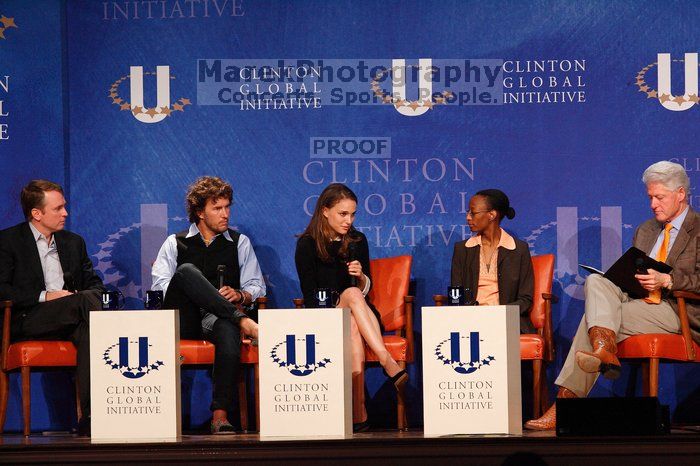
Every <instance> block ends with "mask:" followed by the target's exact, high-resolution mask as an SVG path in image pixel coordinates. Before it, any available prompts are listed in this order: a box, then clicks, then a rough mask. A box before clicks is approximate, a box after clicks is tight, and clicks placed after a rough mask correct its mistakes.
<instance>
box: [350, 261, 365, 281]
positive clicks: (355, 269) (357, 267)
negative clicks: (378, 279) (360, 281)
mask: <svg viewBox="0 0 700 466" xmlns="http://www.w3.org/2000/svg"><path fill="white" fill-rule="evenodd" d="M348 273H349V274H350V275H352V276H353V277H357V278H360V277H361V276H362V264H360V261H351V262H348Z"/></svg>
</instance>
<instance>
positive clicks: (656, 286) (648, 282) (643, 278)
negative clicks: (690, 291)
mask: <svg viewBox="0 0 700 466" xmlns="http://www.w3.org/2000/svg"><path fill="white" fill-rule="evenodd" d="M634 278H636V279H637V281H638V282H639V283H640V284H641V285H642V287H643V288H644V289H645V290H647V291H655V290H660V289H661V288H663V287H664V286H666V285H667V284H668V283H670V282H671V276H670V275H669V274H667V273H660V272H657V271H656V270H654V269H647V273H646V275H645V274H640V273H638V274H636V275H635V276H634Z"/></svg>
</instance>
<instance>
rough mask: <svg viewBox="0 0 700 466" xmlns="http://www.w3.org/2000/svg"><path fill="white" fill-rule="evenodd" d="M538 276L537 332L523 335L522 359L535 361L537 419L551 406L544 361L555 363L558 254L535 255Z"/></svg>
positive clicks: (439, 301) (440, 300)
mask: <svg viewBox="0 0 700 466" xmlns="http://www.w3.org/2000/svg"><path fill="white" fill-rule="evenodd" d="M532 268H533V270H534V275H535V286H534V295H533V299H532V308H531V309H530V322H532V325H533V326H534V327H535V329H536V330H537V333H528V334H521V335H520V359H521V360H524V361H532V398H533V400H532V409H533V411H534V417H535V418H537V417H539V416H541V415H542V413H544V411H545V409H546V407H547V374H546V371H545V370H544V362H551V361H553V360H554V338H553V336H552V303H556V302H557V301H558V298H557V297H556V296H554V295H553V294H552V280H553V277H554V255H553V254H542V255H539V256H532ZM433 300H434V301H435V305H436V306H442V305H444V304H445V303H446V302H447V296H443V295H436V296H433Z"/></svg>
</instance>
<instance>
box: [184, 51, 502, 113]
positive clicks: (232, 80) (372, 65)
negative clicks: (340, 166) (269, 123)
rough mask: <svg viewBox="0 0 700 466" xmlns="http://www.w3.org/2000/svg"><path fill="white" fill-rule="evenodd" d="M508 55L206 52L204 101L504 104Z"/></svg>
mask: <svg viewBox="0 0 700 466" xmlns="http://www.w3.org/2000/svg"><path fill="white" fill-rule="evenodd" d="M502 65H503V60H501V59H439V58H420V59H418V60H407V59H403V58H400V59H357V60H347V59H246V60H242V59H222V58H218V59H200V60H198V61H197V105H232V106H237V107H239V109H240V110H293V109H296V110H299V109H301V110H314V109H319V108H321V107H323V106H327V105H340V106H346V107H349V106H357V105H363V106H367V105H375V106H384V107H387V106H388V105H391V106H393V107H394V109H395V110H396V111H397V112H399V113H400V114H401V115H404V116H420V115H423V114H425V113H427V112H428V111H429V110H432V109H433V108H434V107H436V106H446V105H450V104H451V105H454V106H460V107H461V106H467V105H501V104H502V103H503V80H502V78H501V74H502Z"/></svg>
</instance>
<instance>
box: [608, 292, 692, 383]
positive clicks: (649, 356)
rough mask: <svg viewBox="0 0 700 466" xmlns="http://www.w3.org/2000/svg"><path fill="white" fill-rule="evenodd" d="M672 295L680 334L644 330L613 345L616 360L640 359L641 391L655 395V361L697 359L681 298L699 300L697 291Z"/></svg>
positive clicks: (656, 374) (656, 363)
mask: <svg viewBox="0 0 700 466" xmlns="http://www.w3.org/2000/svg"><path fill="white" fill-rule="evenodd" d="M673 297H674V298H676V300H677V302H678V317H679V318H680V321H681V333H680V335H679V334H676V333H648V334H645V335H635V336H632V337H629V338H627V339H626V340H624V341H622V342H621V343H619V344H618V346H617V356H618V358H620V359H635V360H641V361H642V368H643V381H644V394H645V395H646V396H658V393H659V363H660V362H661V361H667V362H700V345H698V344H697V343H695V342H694V341H693V338H692V336H691V334H690V323H689V321H688V311H687V310H686V305H685V301H686V300H692V301H697V300H700V294H696V293H691V292H689V291H674V292H673Z"/></svg>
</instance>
